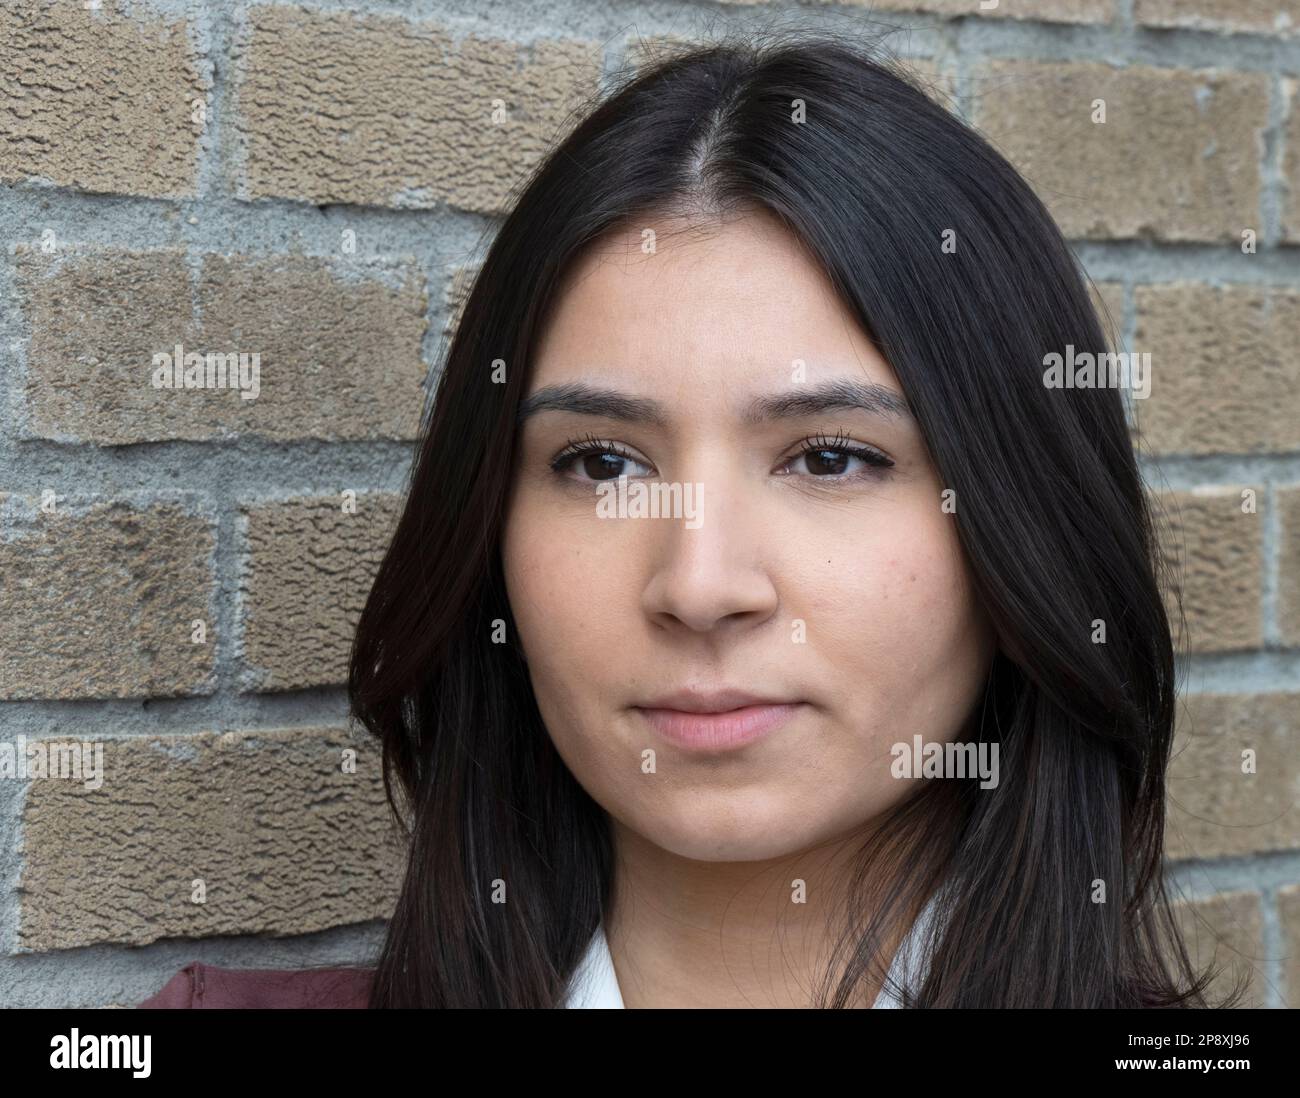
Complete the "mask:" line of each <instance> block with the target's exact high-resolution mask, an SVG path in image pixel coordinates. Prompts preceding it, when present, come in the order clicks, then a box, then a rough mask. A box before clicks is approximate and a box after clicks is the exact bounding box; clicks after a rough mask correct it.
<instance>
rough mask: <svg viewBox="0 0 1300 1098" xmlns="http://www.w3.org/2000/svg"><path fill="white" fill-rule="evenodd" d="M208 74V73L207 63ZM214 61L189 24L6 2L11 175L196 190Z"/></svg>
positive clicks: (135, 189)
mask: <svg viewBox="0 0 1300 1098" xmlns="http://www.w3.org/2000/svg"><path fill="white" fill-rule="evenodd" d="M201 70H202V75H200V71H201ZM208 88H209V81H208V77H207V66H206V63H205V62H203V61H202V59H201V58H200V56H199V55H198V54H197V53H196V51H195V47H194V45H193V43H192V41H191V39H190V35H189V33H188V28H187V25H186V23H185V22H184V21H183V20H180V19H176V18H172V17H167V16H163V15H152V14H148V13H143V12H141V13H133V14H132V15H130V16H128V15H125V14H123V13H122V12H121V11H119V10H114V8H113V5H111V4H105V5H103V7H102V8H101V9H100V10H98V11H90V10H87V8H86V6H85V5H84V4H82V3H70V2H63V0H59V2H55V0H39V2H27V3H22V4H5V5H4V6H3V7H2V8H0V183H14V182H19V181H22V180H27V179H43V180H48V181H49V182H51V183H55V184H58V185H59V186H64V187H73V188H76V189H78V190H82V191H101V192H112V193H118V194H139V195H150V196H154V197H161V196H183V195H192V194H194V193H195V175H196V171H197V164H198V147H199V138H200V136H201V133H202V123H201V122H200V123H196V122H195V121H193V119H192V114H193V106H192V103H193V101H194V100H196V99H197V100H201V101H203V102H204V103H205V104H206V97H207V92H208Z"/></svg>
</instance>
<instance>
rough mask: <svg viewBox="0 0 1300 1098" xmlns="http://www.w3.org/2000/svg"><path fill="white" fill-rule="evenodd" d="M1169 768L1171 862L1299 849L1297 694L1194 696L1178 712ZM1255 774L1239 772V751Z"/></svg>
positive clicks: (1299, 729)
mask: <svg viewBox="0 0 1300 1098" xmlns="http://www.w3.org/2000/svg"><path fill="white" fill-rule="evenodd" d="M1177 725H1178V732H1177V736H1176V741H1175V745H1174V756H1175V757H1174V760H1173V762H1172V763H1171V764H1170V768H1169V823H1168V833H1167V835H1166V843H1165V849H1166V851H1167V853H1168V854H1169V856H1170V857H1171V858H1179V859H1183V858H1216V857H1223V856H1225V855H1235V854H1252V853H1257V852H1262V851H1269V850H1300V813H1297V812H1296V807H1295V804H1296V789H1297V787H1298V786H1300V755H1298V754H1297V752H1296V750H1295V745H1296V742H1297V739H1298V738H1300V694H1292V693H1279V694H1198V695H1192V696H1189V697H1187V698H1186V699H1185V700H1184V701H1183V702H1182V703H1181V704H1180V706H1179V711H1178V721H1177ZM1245 751H1250V752H1253V753H1254V754H1253V766H1254V769H1255V773H1253V774H1251V773H1243V766H1245V765H1246V759H1245V758H1244V757H1243V754H1242V753H1243V752H1245Z"/></svg>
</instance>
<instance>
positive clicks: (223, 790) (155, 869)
mask: <svg viewBox="0 0 1300 1098" xmlns="http://www.w3.org/2000/svg"><path fill="white" fill-rule="evenodd" d="M70 738H72V737H71V735H68V736H64V737H62V739H63V740H64V742H66V741H67V740H68V739H70ZM99 742H100V743H102V745H103V757H102V774H101V779H102V784H99V785H98V788H87V782H86V781H85V780H84V778H85V774H84V772H83V780H80V781H78V780H74V779H72V778H68V777H63V778H55V777H47V778H33V779H32V780H31V784H30V786H29V791H28V793H27V796H26V801H25V804H24V806H23V811H22V826H23V831H24V837H25V843H24V846H25V850H26V857H25V861H24V865H23V870H22V880H21V888H20V891H19V896H20V909H19V911H20V916H19V942H20V945H21V946H22V947H23V948H25V949H30V950H36V951H45V950H52V949H71V948H74V947H77V946H85V945H90V944H93V943H96V942H126V943H129V944H132V945H144V944H146V943H148V942H153V941H157V940H158V939H160V938H168V937H188V938H201V937H210V936H215V935H223V934H275V935H287V934H310V933H312V932H314V931H319V930H325V929H328V928H329V927H334V926H340V925H343V924H347V923H355V922H362V921H365V920H369V919H376V918H384V917H387V916H388V915H389V914H391V912H392V905H393V902H394V900H395V898H396V891H397V887H398V885H399V882H400V865H401V860H400V856H399V854H398V852H397V848H396V846H395V844H394V841H393V837H392V831H391V828H390V826H389V823H388V814H387V810H386V807H385V804H384V795H383V784H382V778H381V773H380V756H379V752H378V750H377V746H372V741H371V740H370V739H369V737H365V736H361V735H352V734H349V733H348V732H347V731H343V730H339V729H330V728H283V729H273V730H267V731H238V732H225V733H219V732H201V733H191V734H179V735H168V736H149V737H117V738H110V739H104V740H101V741H99ZM348 750H355V751H356V753H357V754H356V763H355V767H354V768H353V772H351V773H347V772H345V770H344V763H343V760H344V758H345V752H346V751H348ZM90 784H91V785H92V786H93V785H94V784H95V783H94V782H91V783H90ZM196 881H201V882H202V888H203V893H202V896H203V902H195V899H194V897H195V896H196V895H197V894H198V893H197V892H196V888H197V887H198V886H196V884H195V882H196Z"/></svg>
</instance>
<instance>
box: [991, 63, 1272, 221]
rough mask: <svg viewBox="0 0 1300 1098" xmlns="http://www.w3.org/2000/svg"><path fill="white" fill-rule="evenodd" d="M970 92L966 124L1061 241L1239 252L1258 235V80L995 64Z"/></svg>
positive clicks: (1263, 88)
mask: <svg viewBox="0 0 1300 1098" xmlns="http://www.w3.org/2000/svg"><path fill="white" fill-rule="evenodd" d="M974 84H975V89H976V94H975V106H974V120H975V123H976V125H977V126H978V127H979V129H980V130H982V131H983V132H984V133H985V134H986V135H987V136H988V137H989V138H990V139H991V140H992V141H993V142H994V143H995V144H996V145H997V146H998V147H999V149H1000V150H1001V151H1002V153H1003V154H1004V155H1005V156H1006V157H1007V158H1008V159H1009V160H1010V161H1011V162H1012V163H1013V164H1014V165H1015V166H1016V168H1017V169H1018V170H1019V171H1020V172H1021V173H1022V174H1024V175H1025V177H1026V178H1027V179H1028V181H1029V183H1030V184H1031V185H1032V186H1033V187H1034V189H1035V191H1036V192H1037V193H1038V195H1039V197H1040V198H1042V199H1043V201H1044V202H1045V203H1046V205H1047V207H1048V209H1049V210H1050V211H1051V213H1052V216H1053V217H1054V218H1055V219H1056V221H1057V223H1058V224H1059V225H1060V227H1061V229H1062V231H1063V232H1064V233H1065V234H1066V235H1067V236H1070V237H1075V238H1086V239H1106V238H1111V237H1119V238H1123V237H1153V238H1156V239H1159V240H1206V241H1227V240H1231V241H1233V242H1234V243H1239V242H1240V240H1241V231H1242V230H1243V229H1246V228H1255V229H1258V228H1259V193H1260V180H1259V160H1260V155H1261V149H1262V144H1261V141H1262V136H1261V135H1262V131H1263V129H1264V127H1265V125H1266V123H1267V121H1268V77H1267V76H1265V75H1264V74H1261V73H1240V72H1224V71H1192V70H1187V69H1157V68H1148V67H1146V66H1141V65H1132V66H1129V67H1128V68H1113V67H1111V66H1109V65H1103V64H1097V63H1092V62H1079V63H1061V62H1056V61H1053V62H1036V61H996V62H990V63H988V64H986V65H984V66H982V67H981V68H980V69H979V70H978V72H977V73H976V79H975V82H974ZM1095 100H1104V101H1105V103H1106V121H1105V123H1104V124H1103V123H1094V122H1093V121H1092V116H1093V102H1094V101H1095Z"/></svg>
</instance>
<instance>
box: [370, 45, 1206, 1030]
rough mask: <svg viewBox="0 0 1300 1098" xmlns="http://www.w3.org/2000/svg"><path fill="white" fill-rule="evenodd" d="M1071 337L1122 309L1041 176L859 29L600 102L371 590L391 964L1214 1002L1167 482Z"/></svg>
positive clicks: (513, 272)
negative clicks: (1171, 823) (1152, 501)
mask: <svg viewBox="0 0 1300 1098" xmlns="http://www.w3.org/2000/svg"><path fill="white" fill-rule="evenodd" d="M1069 347H1073V348H1074V352H1075V354H1078V353H1081V352H1082V351H1084V350H1090V351H1096V352H1100V351H1103V350H1105V339H1104V336H1103V331H1102V327H1101V325H1100V324H1099V322H1098V318H1097V316H1096V315H1095V312H1094V309H1093V307H1092V305H1091V303H1090V300H1089V295H1088V291H1087V287H1086V285H1085V281H1084V279H1083V277H1082V276H1081V274H1080V271H1079V269H1078V267H1077V265H1076V263H1075V261H1074V259H1073V257H1072V255H1071V253H1070V251H1069V249H1068V247H1067V246H1066V244H1065V243H1064V242H1063V240H1062V238H1061V235H1060V233H1059V231H1058V230H1057V228H1056V226H1055V225H1054V224H1053V222H1052V221H1051V219H1050V217H1049V215H1048V214H1047V213H1046V211H1045V210H1044V207H1043V205H1042V204H1041V203H1040V201H1039V200H1038V199H1037V198H1036V197H1035V195H1034V194H1033V192H1032V191H1031V189H1030V188H1029V187H1028V186H1027V185H1026V183H1025V182H1024V180H1022V179H1021V178H1020V177H1019V176H1018V175H1017V174H1016V172H1015V171H1014V170H1013V169H1012V168H1011V167H1010V166H1009V165H1008V164H1007V162H1006V161H1005V160H1004V159H1003V158H1002V157H1001V156H1000V155H998V153H997V152H995V151H994V150H993V149H992V148H991V147H990V146H989V145H988V144H987V143H986V142H985V141H984V140H982V139H981V138H980V137H979V136H978V135H977V134H975V133H974V132H972V131H971V130H970V129H968V128H967V127H966V126H965V125H964V124H963V123H962V122H960V121H959V120H958V119H957V118H955V117H954V116H953V115H951V114H949V113H948V112H947V111H945V110H944V109H942V108H941V107H940V106H938V105H937V104H936V103H935V102H933V101H932V100H931V99H930V98H928V97H927V95H926V94H925V93H924V92H923V91H922V90H919V89H918V88H917V87H915V86H914V85H913V84H912V83H910V82H908V81H907V80H906V79H904V78H903V77H902V76H900V75H898V74H897V73H896V72H894V71H893V70H892V69H891V67H890V66H888V65H885V64H881V63H878V62H876V61H874V60H872V59H871V57H869V56H868V55H867V54H866V52H865V51H863V50H861V49H859V48H856V47H854V46H852V45H851V44H847V43H845V42H842V41H839V40H837V39H835V38H832V37H826V36H822V35H816V36H807V35H805V36H799V37H790V36H784V37H782V38H780V39H778V40H775V41H772V40H764V41H759V42H754V41H742V42H728V43H724V44H720V45H717V46H712V47H705V48H698V49H694V50H691V51H689V52H685V53H681V54H679V55H676V56H674V57H670V58H668V59H666V60H662V61H660V62H659V63H657V64H655V65H653V66H651V67H650V68H648V69H646V70H644V71H642V72H641V73H640V74H638V75H637V76H636V77H635V79H632V80H631V81H629V82H628V83H626V85H625V86H624V87H623V88H622V89H621V90H619V91H618V92H617V94H613V95H611V96H609V97H608V98H607V99H606V100H605V101H604V102H602V104H601V105H599V106H598V107H597V108H596V109H595V110H594V111H593V112H592V113H590V115H589V116H588V117H586V118H585V120H584V121H582V122H581V124H580V125H579V126H578V127H577V128H576V130H574V131H573V132H572V134H571V135H570V136H569V137H568V138H567V140H565V141H564V142H563V144H562V145H560V146H559V147H558V148H557V149H556V150H555V151H554V153H553V154H552V155H551V156H550V157H549V158H548V159H547V160H546V161H545V163H544V164H542V166H541V167H540V168H539V169H538V170H537V171H536V172H535V174H534V175H533V177H532V178H531V180H530V181H529V182H528V184H527V186H526V187H525V188H524V189H523V191H522V193H521V194H520V196H519V198H518V201H517V203H516V204H515V205H514V207H513V209H512V211H511V212H510V214H509V216H508V217H507V218H506V219H505V221H504V223H503V224H502V225H501V227H500V229H499V231H498V232H497V233H496V235H495V237H494V239H493V241H492V244H491V247H490V250H489V251H488V253H487V255H486V258H485V260H484V262H483V264H482V267H481V270H480V272H479V274H478V275H477V278H476V280H475V282H474V284H473V287H472V291H471V292H470V294H469V296H468V300H467V302H466V304H465V307H464V310H463V313H462V316H461V318H460V320H459V323H458V327H457V330H456V333H455V336H454V339H453V340H452V342H451V345H450V348H449V351H448V353H447V356H446V361H445V364H444V368H443V370H442V374H441V378H440V381H439V385H438V388H437V392H436V397H435V400H434V403H433V405H432V410H431V414H430V416H429V418H428V420H427V423H426V427H425V431H424V434H423V438H422V441H421V446H420V449H419V453H418V456H417V459H416V461H415V463H414V465H413V468H412V472H411V479H410V484H409V497H408V499H407V502H406V506H405V510H404V513H403V515H402V517H401V520H400V523H399V525H398V527H397V529H396V532H395V535H394V537H393V540H392V543H391V547H390V549H389V551H388V553H387V555H386V558H385V560H384V561H383V564H382V567H381V569H380V570H379V573H378V576H377V578H376V579H375V582H374V586H373V590H372V591H371V593H370V597H369V600H368V603H367V605H366V607H365V611H364V613H363V615H362V618H361V621H360V623H359V627H358V630H357V634H356V642H355V648H354V652H353V659H352V665H351V679H350V694H351V699H352V704H353V709H354V713H355V715H356V717H357V718H358V719H359V720H360V721H361V722H362V723H363V724H364V726H365V727H366V728H367V729H369V730H370V731H371V732H373V733H374V734H375V735H376V736H378V737H379V738H380V739H381V740H382V742H383V750H384V760H385V779H386V783H387V784H388V788H389V796H390V798H391V800H392V803H393V807H394V810H395V811H396V812H397V813H398V814H399V816H400V817H401V818H402V820H403V821H404V823H405V824H406V825H407V826H408V827H409V855H408V862H407V867H406V876H405V883H404V887H403V889H402V892H401V897H400V899H399V901H398V904H397V908H396V911H395V912H394V913H393V917H392V919H391V922H390V925H389V928H388V934H387V940H386V944H385V947H384V949H383V952H382V956H381V958H380V960H379V963H378V967H377V970H376V971H375V973H374V979H373V982H372V984H371V985H370V987H369V991H368V1000H367V1001H368V1002H369V1004H370V1005H372V1006H376V1007H396V1006H438V1007H443V1006H484V1007H550V1006H561V1005H572V1006H583V1005H595V1006H603V1005H610V1006H619V1005H624V1006H628V1007H634V1006H651V1007H657V1006H718V1007H730V1006H833V1007H869V1006H872V1005H876V1006H894V1005H901V1006H908V1007H937V1006H942V1007H1127V1006H1158V1005H1175V1004H1178V1005H1204V998H1203V995H1202V990H1203V985H1204V982H1205V979H1206V977H1204V976H1198V974H1196V973H1195V972H1193V971H1192V969H1191V966H1190V964H1189V961H1188V958H1187V955H1186V952H1185V950H1184V948H1183V946H1182V944H1181V942H1180V940H1179V937H1178V934H1177V931H1176V929H1175V927H1174V924H1173V921H1172V919H1171V916H1170V911H1169V904H1168V899H1167V896H1166V893H1165V889H1164V884H1163V880H1162V875H1161V849H1162V840H1163V830H1164V799H1165V770H1166V764H1167V762H1168V757H1169V750H1170V741H1171V736H1172V723H1173V713H1174V698H1175V693H1174V664H1173V653H1172V646H1171V639H1170V630H1169V624H1168V622H1167V620H1166V614H1165V609H1164V605H1163V603H1162V599H1161V594H1160V589H1159V587H1158V585H1157V567H1158V562H1157V556H1156V548H1155V543H1154V537H1153V532H1152V522H1151V519H1150V516H1149V513H1148V505H1147V501H1146V498H1145V495H1144V491H1143V486H1142V484H1141V481H1140V478H1139V473H1138V470H1137V467H1136V464H1135V460H1134V455H1133V451H1132V446H1131V442H1130V437H1129V430H1128V427H1127V425H1126V418H1125V411H1124V398H1123V395H1122V393H1121V392H1119V391H1117V390H1116V389H1115V388H1093V389H1087V388H1059V387H1051V386H1050V385H1048V384H1045V381H1044V373H1045V371H1044V362H1045V356H1050V355H1052V354H1054V353H1057V354H1064V353H1066V350H1067V348H1069ZM1099 622H1100V623H1104V643H1099V642H1098V640H1097V637H1098V635H1099V634H1098V628H1097V626H1098V623H1099ZM918 764H919V765H918Z"/></svg>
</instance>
